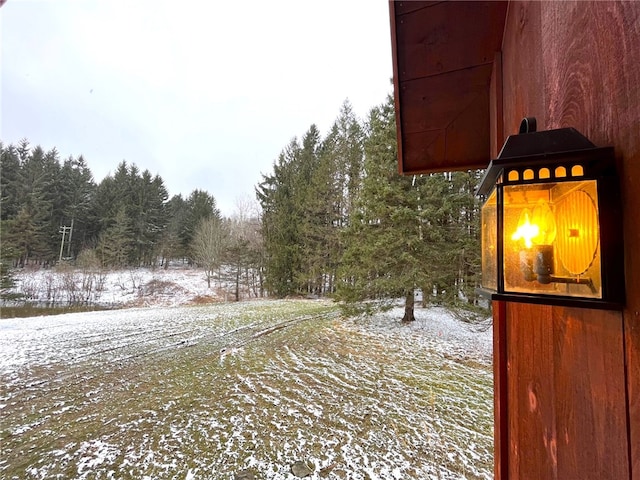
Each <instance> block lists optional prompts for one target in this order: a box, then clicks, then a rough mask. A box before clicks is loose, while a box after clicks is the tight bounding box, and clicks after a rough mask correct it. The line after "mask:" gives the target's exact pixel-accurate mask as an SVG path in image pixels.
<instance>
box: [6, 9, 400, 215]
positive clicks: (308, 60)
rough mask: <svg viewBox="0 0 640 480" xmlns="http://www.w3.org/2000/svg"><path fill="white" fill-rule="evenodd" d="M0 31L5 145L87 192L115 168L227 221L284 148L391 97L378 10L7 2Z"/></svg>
mask: <svg viewBox="0 0 640 480" xmlns="http://www.w3.org/2000/svg"><path fill="white" fill-rule="evenodd" d="M0 28H1V48H2V50H1V57H0V66H1V82H2V83H1V97H0V101H1V103H2V106H1V119H0V120H1V122H0V140H2V142H3V143H4V144H5V145H8V144H11V143H14V144H15V143H17V142H18V141H19V140H20V139H21V138H27V139H28V140H29V141H30V142H31V144H32V145H38V144H39V145H41V146H42V147H43V148H44V149H45V150H49V149H50V148H52V147H54V146H55V147H56V148H57V149H58V151H59V152H60V154H61V157H62V159H64V158H67V157H68V156H69V155H73V156H74V157H76V156H78V155H80V154H82V155H84V157H85V159H86V161H87V163H88V165H89V167H90V169H91V171H92V172H93V174H94V179H95V180H96V181H97V182H99V181H100V180H102V178H104V177H105V176H106V175H107V174H109V173H110V172H113V171H114V170H115V168H116V166H117V164H118V163H119V162H120V161H122V160H126V161H127V162H128V163H135V164H136V165H137V166H138V167H139V168H140V170H144V169H149V170H150V171H151V172H152V173H153V174H156V173H157V174H159V175H160V176H161V177H162V178H163V180H164V181H165V185H166V187H167V189H168V190H169V194H170V195H175V194H178V193H182V194H183V196H187V195H189V193H190V192H191V191H192V190H193V189H195V188H200V189H205V190H207V191H209V192H210V193H211V194H213V196H214V197H215V198H216V200H217V202H218V207H219V208H220V209H221V210H222V212H223V214H225V215H230V214H232V213H233V211H234V209H235V205H236V200H237V199H238V198H243V197H244V198H246V197H247V196H251V198H253V196H254V194H253V188H254V186H255V185H256V184H257V183H258V182H259V180H260V178H261V173H270V172H271V171H272V165H273V162H274V160H275V159H276V158H277V156H278V154H279V153H280V151H281V150H282V149H283V148H284V147H285V146H286V144H287V143H288V142H289V141H290V140H291V138H293V137H294V136H295V137H298V138H300V137H301V136H302V135H303V134H304V133H305V132H306V131H307V130H308V128H309V127H310V126H311V124H312V123H315V124H316V125H317V126H318V128H319V129H320V131H321V133H322V135H323V136H325V135H326V134H327V132H328V130H329V128H330V126H331V124H332V123H333V121H334V120H335V119H336V117H337V116H338V113H339V111H340V107H341V105H342V103H343V101H344V100H345V99H349V101H350V102H351V104H352V106H353V108H354V111H355V113H356V114H357V115H358V116H359V117H360V118H365V117H366V115H367V113H368V111H369V110H370V109H371V108H372V107H374V106H375V105H378V104H380V103H382V102H383V101H384V100H385V97H386V95H387V94H388V93H391V92H392V87H391V85H390V78H391V76H392V64H391V41H390V34H389V11H388V3H387V1H386V0H291V1H283V0H278V1H265V0H260V1H253V0H249V1H247V0H244V1H224V2H223V1H215V0H214V1H201V0H186V1H185V0H180V1H177V0H176V1H158V0H154V1H150V0H131V1H124V0H82V1H81V0H8V1H7V3H5V4H4V6H2V8H0Z"/></svg>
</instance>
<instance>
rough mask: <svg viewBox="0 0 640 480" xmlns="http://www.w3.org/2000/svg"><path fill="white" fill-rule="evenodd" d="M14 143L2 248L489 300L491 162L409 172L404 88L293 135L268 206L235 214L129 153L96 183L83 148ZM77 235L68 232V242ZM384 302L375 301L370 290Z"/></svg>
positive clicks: (307, 290) (24, 255) (5, 174)
mask: <svg viewBox="0 0 640 480" xmlns="http://www.w3.org/2000/svg"><path fill="white" fill-rule="evenodd" d="M0 148H1V162H2V164H1V168H2V176H1V180H2V185H1V188H2V193H1V202H2V203H1V206H2V210H1V220H2V224H1V227H2V232H1V233H2V257H3V262H2V264H3V265H5V266H6V265H7V259H9V262H10V263H11V264H12V265H14V266H22V265H26V264H28V263H39V264H52V263H55V262H57V261H58V260H59V259H60V257H63V258H67V259H69V260H71V261H78V260H83V261H85V260H86V259H87V258H89V260H91V261H93V262H97V263H98V264H100V265H102V266H106V267H130V266H151V265H164V266H166V265H167V264H168V262H169V261H170V260H172V259H182V260H183V261H185V262H189V263H194V264H196V265H198V266H200V267H202V268H203V269H204V270H205V272H206V274H207V279H208V281H211V279H212V278H214V276H216V275H218V276H219V275H220V273H221V267H222V266H224V271H225V273H226V275H227V282H229V281H233V282H234V283H235V286H236V298H239V296H240V295H239V289H240V288H241V286H244V287H245V288H246V289H248V290H249V291H250V292H251V293H252V294H254V295H255V296H262V295H263V294H265V293H266V292H268V293H269V294H270V295H272V296H277V297H285V296H290V295H294V296H297V295H304V296H318V297H320V296H333V297H334V298H338V299H341V300H344V301H346V302H347V303H348V304H362V303H363V302H364V304H367V303H368V302H367V301H376V302H384V301H386V300H388V299H397V298H405V299H406V316H405V319H406V320H411V319H412V318H413V299H414V292H416V291H422V293H423V295H424V297H425V300H427V301H430V302H435V303H443V304H449V305H451V304H456V303H464V304H475V303H477V298H476V294H475V289H476V287H477V286H478V283H479V276H480V239H479V217H480V205H479V201H478V199H477V198H476V196H475V195H474V191H475V188H476V185H477V184H478V181H479V178H480V173H481V172H478V171H465V172H454V173H435V174H429V175H415V176H400V175H399V174H398V171H397V146H396V127H395V115H394V107H393V101H392V99H391V97H389V98H388V99H387V101H386V102H385V103H383V104H381V105H379V106H377V107H375V108H373V109H371V111H370V112H369V114H368V116H367V118H366V119H365V121H361V120H360V119H358V118H357V117H356V116H355V115H354V113H353V110H352V108H351V106H350V104H349V103H348V102H345V103H344V104H343V106H342V108H341V110H340V112H339V115H338V116H337V118H336V120H335V122H334V124H333V125H332V127H331V128H330V130H329V132H328V133H327V134H326V136H324V137H323V136H322V135H321V134H320V132H319V130H318V128H317V127H316V126H315V125H312V126H311V127H310V128H309V130H308V131H307V132H306V133H305V134H304V135H303V136H302V138H301V139H297V138H293V139H292V140H291V141H290V143H289V144H288V145H287V146H286V147H285V148H284V149H283V150H282V152H281V153H280V155H279V156H278V158H277V159H276V161H275V162H274V165H273V172H271V173H269V174H266V175H263V177H262V181H261V182H260V183H259V184H258V185H257V186H256V196H257V200H258V202H259V205H260V207H261V213H260V214H253V215H251V214H249V209H245V211H244V212H240V213H239V214H238V215H237V216H236V217H235V218H233V219H224V218H222V217H221V215H220V212H219V211H218V209H217V208H216V202H215V199H214V197H213V196H212V195H210V194H209V193H208V192H205V191H201V190H194V191H193V192H192V193H191V194H190V195H189V196H188V197H187V198H183V197H182V196H181V195H176V196H173V197H172V198H171V199H168V194H167V190H166V188H165V186H164V182H163V181H162V179H161V178H160V177H159V176H158V175H155V176H154V175H152V174H151V173H150V172H149V171H147V170H145V171H143V172H140V171H139V170H138V168H137V167H136V166H135V164H127V163H126V162H124V161H123V162H121V163H120V164H119V165H118V167H117V168H116V170H115V172H114V173H113V174H112V175H109V176H108V177H106V178H105V179H104V180H102V181H101V182H100V183H99V184H95V183H94V181H93V178H92V175H91V172H90V170H89V169H88V167H87V165H86V162H85V161H84V159H83V158H82V156H80V157H77V158H73V157H69V158H68V159H66V160H64V161H62V162H61V161H60V159H59V154H58V152H57V151H56V150H55V149H54V150H51V151H49V152H44V151H43V150H42V149H41V148H40V147H35V148H31V147H30V146H29V144H28V142H27V141H22V142H20V143H19V144H18V145H17V146H13V145H9V146H7V147H4V146H2V145H1V144H0ZM63 235H66V239H65V241H64V242H62V238H63ZM369 303H370V302H369Z"/></svg>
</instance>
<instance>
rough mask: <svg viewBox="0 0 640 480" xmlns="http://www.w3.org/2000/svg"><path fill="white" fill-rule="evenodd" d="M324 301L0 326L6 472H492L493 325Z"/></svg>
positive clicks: (460, 475) (143, 311) (446, 475)
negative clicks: (350, 308) (405, 318)
mask: <svg viewBox="0 0 640 480" xmlns="http://www.w3.org/2000/svg"><path fill="white" fill-rule="evenodd" d="M416 315H417V321H416V322H414V323H412V324H408V325H407V324H402V323H400V322H399V321H398V319H399V318H400V317H401V316H402V309H396V310H392V311H389V312H387V313H384V314H380V315H376V316H374V317H359V318H353V319H344V318H342V317H341V316H340V312H339V310H338V309H337V308H336V306H335V305H333V304H331V303H328V302H322V301H308V300H307V301H304V300H287V301H284V300H283V301H264V300H259V301H255V300H254V301H251V302H244V303H231V304H223V303H217V304H212V305H202V306H191V307H170V308H167V307H151V308H134V309H126V310H112V311H101V312H91V313H78V314H65V315H58V316H53V317H34V318H26V319H4V320H0V449H1V450H2V454H1V455H0V478H6V479H14V478H15V479H32V478H33V479H48V478H64V479H120V478H132V479H165V478H166V479H180V480H184V479H189V480H196V479H245V480H250V479H269V480H276V479H278V480H280V479H282V480H284V479H294V478H298V477H301V476H304V475H307V476H308V477H307V478H311V479H321V478H329V479H342V478H348V479H354V480H356V479H363V480H364V479H414V478H415V479H434V480H435V479H490V478H492V428H493V424H492V377H491V369H490V348H491V333H490V331H485V332H478V331H475V330H474V329H473V328H470V327H469V326H468V325H466V324H464V323H461V322H459V321H458V320H456V319H455V318H454V317H453V316H452V315H451V314H449V312H447V311H446V310H443V309H439V308H434V309H417V310H416Z"/></svg>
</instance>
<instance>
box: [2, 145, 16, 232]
mask: <svg viewBox="0 0 640 480" xmlns="http://www.w3.org/2000/svg"><path fill="white" fill-rule="evenodd" d="M19 210H20V157H19V156H18V152H17V150H16V149H15V147H14V146H13V145H9V146H8V147H5V146H4V145H3V144H2V142H0V219H1V220H7V219H9V218H13V217H15V216H16V215H17V214H18V211H19Z"/></svg>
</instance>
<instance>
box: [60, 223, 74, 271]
mask: <svg viewBox="0 0 640 480" xmlns="http://www.w3.org/2000/svg"><path fill="white" fill-rule="evenodd" d="M67 230H69V231H70V230H71V227H67V226H64V225H63V226H62V227H60V231H59V232H58V233H61V234H62V242H61V243H60V257H59V258H58V262H61V261H62V251H63V249H64V237H65V236H66V234H67ZM69 235H71V234H69Z"/></svg>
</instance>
